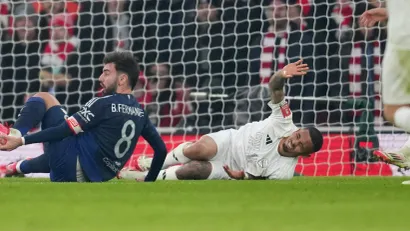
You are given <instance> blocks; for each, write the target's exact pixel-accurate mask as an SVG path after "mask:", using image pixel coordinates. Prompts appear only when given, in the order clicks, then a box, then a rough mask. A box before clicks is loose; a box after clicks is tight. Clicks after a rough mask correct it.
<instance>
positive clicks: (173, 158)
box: [162, 142, 192, 169]
mask: <svg viewBox="0 0 410 231" xmlns="http://www.w3.org/2000/svg"><path fill="white" fill-rule="evenodd" d="M190 144H192V143H191V142H185V143H182V144H180V145H178V147H176V148H175V149H174V150H172V151H171V152H170V153H168V154H167V157H166V158H165V161H164V165H163V166H162V169H167V168H168V167H170V166H173V165H177V164H186V163H188V162H190V161H191V159H189V158H188V157H186V156H184V153H183V150H184V147H185V146H187V145H190Z"/></svg>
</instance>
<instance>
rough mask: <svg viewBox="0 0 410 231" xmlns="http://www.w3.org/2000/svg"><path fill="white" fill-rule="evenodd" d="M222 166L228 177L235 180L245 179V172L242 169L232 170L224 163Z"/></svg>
mask: <svg viewBox="0 0 410 231" xmlns="http://www.w3.org/2000/svg"><path fill="white" fill-rule="evenodd" d="M223 168H224V170H225V172H226V174H228V176H229V177H230V178H232V179H235V180H243V179H245V172H244V171H235V170H232V169H230V168H229V167H228V165H224V166H223Z"/></svg>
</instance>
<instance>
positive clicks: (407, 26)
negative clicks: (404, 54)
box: [386, 0, 410, 49]
mask: <svg viewBox="0 0 410 231" xmlns="http://www.w3.org/2000/svg"><path fill="white" fill-rule="evenodd" d="M386 5H387V6H386V8H387V12H388V14H389V18H388V23H387V34H388V39H387V43H388V44H389V45H393V46H395V47H397V48H403V49H410V18H409V11H410V0H387V1H386Z"/></svg>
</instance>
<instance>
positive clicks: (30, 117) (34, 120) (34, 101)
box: [13, 97, 46, 136]
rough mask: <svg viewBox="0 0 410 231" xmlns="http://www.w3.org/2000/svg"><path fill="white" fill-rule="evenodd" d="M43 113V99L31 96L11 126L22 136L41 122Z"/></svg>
mask: <svg viewBox="0 0 410 231" xmlns="http://www.w3.org/2000/svg"><path fill="white" fill-rule="evenodd" d="M45 113H46V103H45V102H44V100H43V99H42V98H40V97H31V98H30V99H28V100H27V102H26V104H25V105H24V107H23V109H21V111H20V114H19V116H18V118H17V121H16V123H15V124H14V126H13V128H15V129H17V130H19V131H20V133H21V135H22V136H24V135H25V134H27V132H28V131H30V129H32V128H34V127H35V126H37V125H38V124H39V123H40V122H41V120H42V119H43V117H44V114H45Z"/></svg>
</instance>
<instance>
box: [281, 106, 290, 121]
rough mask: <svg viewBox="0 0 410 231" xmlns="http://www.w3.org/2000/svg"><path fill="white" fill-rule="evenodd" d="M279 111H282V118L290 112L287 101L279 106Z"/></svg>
mask: <svg viewBox="0 0 410 231" xmlns="http://www.w3.org/2000/svg"><path fill="white" fill-rule="evenodd" d="M280 111H281V112H282V116H283V118H286V117H288V116H290V115H291V114H292V112H291V111H290V108H289V104H288V103H285V104H283V105H282V106H280Z"/></svg>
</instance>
